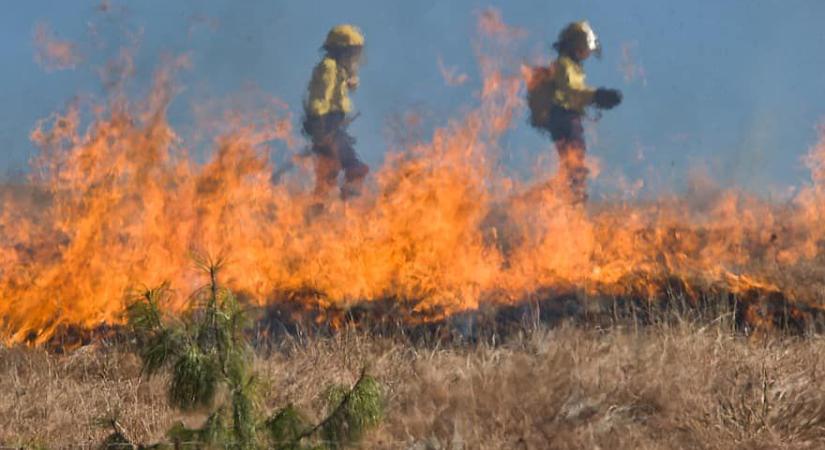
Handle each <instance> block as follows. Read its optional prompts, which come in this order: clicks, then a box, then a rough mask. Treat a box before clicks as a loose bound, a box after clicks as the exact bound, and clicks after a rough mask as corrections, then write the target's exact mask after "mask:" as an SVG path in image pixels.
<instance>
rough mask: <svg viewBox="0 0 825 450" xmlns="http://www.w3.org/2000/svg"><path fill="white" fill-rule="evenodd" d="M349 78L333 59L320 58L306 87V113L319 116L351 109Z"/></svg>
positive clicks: (346, 111)
mask: <svg viewBox="0 0 825 450" xmlns="http://www.w3.org/2000/svg"><path fill="white" fill-rule="evenodd" d="M349 78H350V76H349V74H348V73H347V71H346V70H345V69H344V68H343V67H341V66H340V65H339V64H338V63H337V62H336V61H335V60H334V59H332V58H330V57H328V56H327V57H325V58H324V59H323V60H321V62H320V63H318V65H317V66H315V70H313V71H312V80H311V81H310V82H309V88H308V89H307V91H308V93H307V94H308V95H307V101H306V105H305V109H306V113H307V115H309V116H316V117H320V116H324V115H326V114H329V113H336V112H337V113H344V114H346V113H349V112H350V111H351V110H352V102H351V101H350V99H349V87H348V85H347V82H348V80H349Z"/></svg>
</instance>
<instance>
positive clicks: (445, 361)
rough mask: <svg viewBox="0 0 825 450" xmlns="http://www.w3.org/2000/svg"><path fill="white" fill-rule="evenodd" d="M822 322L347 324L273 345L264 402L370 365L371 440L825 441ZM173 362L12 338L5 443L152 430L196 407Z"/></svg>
mask: <svg viewBox="0 0 825 450" xmlns="http://www.w3.org/2000/svg"><path fill="white" fill-rule="evenodd" d="M824 348H825V347H823V341H822V339H821V338H819V337H782V336H779V335H776V336H766V335H762V336H759V337H754V336H751V337H745V336H743V335H741V334H734V333H732V332H731V331H730V328H729V327H728V326H727V325H722V324H721V321H720V322H717V323H709V324H708V323H705V324H695V323H694V324H689V323H676V324H671V325H652V326H648V327H645V328H639V329H635V328H634V327H632V326H630V327H614V328H612V329H610V330H600V329H598V328H593V327H583V326H576V325H571V324H562V325H560V326H557V327H554V328H547V327H539V328H537V329H535V330H533V331H530V332H524V333H517V334H514V335H512V336H510V337H508V338H507V339H506V340H504V341H503V342H486V343H477V344H472V345H469V344H461V345H458V344H451V345H438V344H429V345H413V344H409V343H408V341H402V340H400V339H398V338H388V337H371V336H368V335H365V334H363V333H360V332H341V333H338V334H337V335H335V336H333V337H326V338H321V337H318V338H309V339H304V340H299V339H289V340H287V341H285V342H283V343H281V344H280V345H278V346H277V347H275V348H272V349H270V350H267V351H263V350H260V351H259V352H258V353H257V355H256V357H255V358H256V360H255V363H254V364H255V368H256V370H257V372H258V373H259V375H260V379H259V389H260V398H261V401H262V402H263V403H264V405H263V408H262V409H263V410H265V411H270V410H275V409H277V408H278V407H280V406H283V405H285V404H287V403H289V402H292V403H295V404H296V405H298V406H300V407H302V408H303V409H304V410H305V411H309V412H310V413H313V412H314V413H317V414H320V412H319V411H320V410H321V408H322V406H321V400H320V398H321V393H322V392H321V390H322V389H323V387H324V386H325V385H327V384H328V383H330V382H345V383H351V382H353V381H354V380H355V379H356V378H357V377H358V374H359V372H360V370H361V368H362V367H364V366H368V367H369V372H370V373H371V374H373V375H374V376H375V377H376V378H377V379H378V380H380V382H381V383H382V384H383V386H384V389H385V395H386V418H385V419H384V420H383V421H382V423H381V424H380V425H379V426H378V427H377V428H376V429H373V430H372V431H370V432H369V434H368V435H367V436H366V439H365V440H364V441H363V443H362V445H361V446H362V448H380V449H416V450H424V449H546V448H554V449H576V448H591V449H595V448H598V449H670V448H695V449H815V448H824V447H825V374H823V370H824V369H825V368H824V367H823V356H825V350H823V349H824ZM164 381H165V380H164V379H163V378H153V379H151V380H148V381H147V380H146V379H145V378H144V377H142V376H141V366H140V361H139V359H138V358H137V357H136V356H134V355H133V354H131V353H130V352H129V351H128V348H126V347H125V346H124V345H123V344H110V345H105V344H97V345H91V346H86V347H82V348H80V349H79V350H76V351H74V352H71V353H69V354H66V355H60V354H52V353H47V352H45V351H42V350H35V349H30V348H8V349H3V350H0V445H2V446H5V447H26V448H68V447H72V448H78V447H89V448H94V447H96V446H99V445H100V442H101V441H102V440H103V438H104V437H105V436H106V435H107V434H108V433H110V432H111V428H110V427H109V426H107V423H110V422H111V420H112V419H116V420H117V421H118V423H119V424H120V425H121V426H122V427H123V429H125V430H126V431H127V432H128V433H129V435H130V437H131V438H132V439H134V440H135V441H136V442H154V441H156V440H158V439H161V438H162V437H163V435H164V433H165V430H167V429H168V428H169V427H170V425H171V424H173V423H174V422H176V421H178V420H184V421H185V422H187V423H192V424H196V423H198V421H200V420H203V416H197V415H195V416H187V417H182V416H180V415H179V414H178V413H176V412H175V411H174V410H172V409H170V408H169V407H168V406H167V404H166V396H165V395H166V393H165V384H164Z"/></svg>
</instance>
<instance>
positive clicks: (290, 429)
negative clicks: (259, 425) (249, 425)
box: [264, 404, 312, 450]
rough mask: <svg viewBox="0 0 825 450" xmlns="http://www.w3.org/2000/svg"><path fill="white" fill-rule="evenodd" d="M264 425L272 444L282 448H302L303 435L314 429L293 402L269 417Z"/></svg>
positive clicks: (285, 449)
mask: <svg viewBox="0 0 825 450" xmlns="http://www.w3.org/2000/svg"><path fill="white" fill-rule="evenodd" d="M264 427H265V429H266V431H267V433H268V434H269V440H270V443H271V444H272V446H273V447H275V448H277V449H281V450H299V449H301V448H302V447H301V446H300V445H299V444H298V442H299V440H300V437H301V435H302V434H303V433H305V432H307V431H309V430H310V429H312V426H310V425H309V422H307V420H306V418H305V417H304V416H303V415H302V414H301V413H300V411H298V410H297V409H295V407H294V406H293V405H291V404H290V405H287V406H286V407H284V408H282V409H281V410H279V411H278V412H277V413H275V415H273V416H272V417H271V418H269V420H267V421H266V423H265V424H264Z"/></svg>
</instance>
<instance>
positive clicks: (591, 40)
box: [581, 21, 602, 58]
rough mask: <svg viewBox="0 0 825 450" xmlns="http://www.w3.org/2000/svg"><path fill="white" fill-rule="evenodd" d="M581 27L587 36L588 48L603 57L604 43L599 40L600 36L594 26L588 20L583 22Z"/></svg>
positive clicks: (597, 55)
mask: <svg viewBox="0 0 825 450" xmlns="http://www.w3.org/2000/svg"><path fill="white" fill-rule="evenodd" d="M581 29H582V31H584V34H585V36H586V40H587V49H588V50H590V51H591V52H592V53H594V54H595V55H596V57H598V58H601V56H602V45H601V43H600V42H599V37H598V36H596V32H595V31H593V28H592V27H591V26H590V24H589V23H587V22H586V21H585V22H582V23H581Z"/></svg>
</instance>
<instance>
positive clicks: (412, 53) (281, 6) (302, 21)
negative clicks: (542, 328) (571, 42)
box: [0, 0, 825, 192]
mask: <svg viewBox="0 0 825 450" xmlns="http://www.w3.org/2000/svg"><path fill="white" fill-rule="evenodd" d="M99 4H100V1H80V0H78V1H65V0H54V1H38V0H32V1H26V2H22V1H20V2H15V3H14V4H13V5H14V6H13V7H11V6H9V7H7V8H6V13H5V14H3V15H2V17H0V60H2V61H4V62H5V65H4V68H3V70H2V71H0V149H2V153H0V174H3V173H6V174H8V173H15V172H19V171H21V170H24V168H25V167H26V164H27V160H28V159H29V158H30V157H31V155H32V152H33V148H32V146H31V144H30V143H29V142H28V133H29V131H30V129H31V128H32V127H33V125H34V123H35V121H36V120H37V119H39V118H42V117H45V116H47V115H48V114H49V113H51V112H53V111H55V110H56V109H59V108H61V107H63V106H64V105H65V103H66V102H67V101H68V100H69V99H71V98H72V97H73V96H74V95H75V94H78V93H88V92H92V93H94V92H99V86H98V85H99V82H98V79H97V77H96V75H95V73H94V71H93V68H90V67H89V66H94V65H99V64H102V62H103V61H105V60H106V58H108V57H111V56H112V55H113V52H114V49H115V48H116V45H114V43H123V42H125V39H126V38H124V30H128V31H130V32H132V33H133V34H135V35H137V36H139V37H137V38H134V40H136V41H137V42H139V47H138V52H137V58H136V63H137V69H138V71H137V75H136V80H137V82H138V84H140V83H144V84H145V83H148V80H150V78H151V73H152V71H153V70H154V69H155V68H156V67H157V64H158V61H159V57H160V55H162V54H164V53H170V52H171V53H180V52H190V53H191V55H192V61H193V63H194V68H193V70H190V71H187V72H186V73H184V74H183V75H181V83H182V84H183V85H185V86H186V90H185V91H184V92H183V93H182V94H181V95H180V96H179V97H178V98H177V99H176V100H175V103H174V107H173V109H172V113H173V115H172V117H173V120H174V121H175V125H177V126H178V127H180V129H181V130H186V126H187V124H188V123H191V122H190V121H191V114H190V112H191V108H192V106H193V105H194V104H195V103H197V102H198V101H201V100H203V99H205V98H209V97H210V96H215V97H221V96H224V95H226V94H229V93H232V92H237V91H239V90H241V89H242V88H243V86H247V85H254V86H257V87H259V88H260V89H263V90H265V91H267V92H270V93H272V94H273V95H275V96H277V97H279V98H280V99H282V100H284V101H286V102H287V103H288V104H289V105H290V106H291V107H292V109H293V110H294V111H295V112H299V111H300V102H301V98H302V96H303V94H304V92H305V86H306V82H307V78H308V77H309V74H310V72H311V69H312V66H313V65H314V64H315V63H316V62H317V59H318V56H319V54H318V51H317V50H318V47H319V45H320V43H321V41H322V40H323V37H324V35H325V33H326V31H327V30H328V29H329V28H330V26H332V25H334V24H337V23H341V22H352V23H355V24H358V25H360V26H361V27H362V29H363V30H364V31H365V33H366V35H367V41H368V46H367V54H368V64H367V65H366V66H365V67H364V69H363V71H362V74H361V80H362V87H361V89H360V90H359V91H358V92H357V93H356V94H355V96H354V100H355V104H356V107H357V109H358V110H359V111H360V112H361V116H360V117H359V119H358V120H357V121H356V122H355V123H354V124H353V126H352V128H351V130H352V133H353V134H355V135H356V136H357V137H358V139H359V152H360V153H361V154H362V155H363V157H364V158H365V160H367V162H368V163H370V164H372V165H375V164H378V163H379V162H380V161H381V160H382V157H383V154H384V151H385V149H386V147H387V145H386V141H385V140H386V135H387V133H386V129H387V121H388V120H389V118H391V117H393V116H394V115H397V114H401V113H404V112H405V111H410V110H415V111H419V112H423V113H424V115H425V116H426V117H428V118H429V119H428V120H427V122H426V123H427V124H429V125H430V126H434V125H439V124H442V123H444V122H445V121H446V119H447V118H448V117H450V116H453V115H456V114H458V113H459V112H460V111H461V110H462V109H464V108H466V107H467V106H468V105H472V104H473V102H474V101H475V100H474V99H475V97H474V92H475V91H476V90H477V88H478V82H479V77H478V72H477V68H476V62H475V58H474V55H473V49H472V37H473V32H474V28H475V15H474V13H475V12H477V11H480V10H481V9H483V8H486V7H490V6H492V7H495V8H497V9H499V10H501V12H502V15H503V17H504V20H505V21H506V22H507V23H508V24H511V25H516V26H519V27H522V28H524V29H525V30H526V31H527V32H528V36H527V38H526V41H525V42H526V44H525V46H524V47H525V49H528V50H529V49H535V48H541V46H545V48H546V49H548V50H549V45H550V43H552V42H553V40H554V37H555V36H556V34H557V33H558V30H559V29H560V28H561V27H562V26H563V25H564V24H566V23H567V22H569V21H571V20H576V19H581V18H586V19H588V20H589V21H590V22H591V24H592V25H593V26H594V28H595V29H596V31H597V33H598V34H599V36H600V38H601V41H602V44H603V46H604V57H603V58H602V59H601V60H592V61H588V63H587V65H586V68H587V71H588V79H589V81H590V83H591V84H593V85H595V86H600V85H605V86H611V87H618V88H620V89H622V90H623V91H624V93H625V102H624V103H623V104H622V105H621V106H620V107H619V108H617V109H616V110H613V111H610V112H608V113H606V114H605V115H604V118H603V119H602V120H601V121H600V122H599V123H598V124H597V128H598V142H597V143H594V145H592V146H591V149H590V150H591V152H592V153H593V154H594V155H597V156H599V157H600V158H601V159H602V161H603V166H604V167H606V168H607V171H619V172H621V173H624V174H626V175H628V176H629V177H630V178H635V177H645V178H647V179H648V180H649V186H660V185H671V186H676V187H678V186H680V185H681V184H683V183H684V180H685V175H686V174H687V173H689V172H690V171H691V170H693V169H695V168H697V167H704V168H707V169H708V170H709V171H710V172H711V173H712V174H714V175H715V176H718V178H719V179H720V180H721V181H722V182H723V184H729V185H739V186H743V187H745V188H748V189H751V190H756V191H760V192H768V191H770V190H771V189H774V188H776V189H779V188H781V187H783V186H786V185H789V184H798V183H801V182H804V181H805V180H806V176H807V174H806V171H805V169H804V167H803V166H802V165H801V163H800V161H799V158H800V156H801V155H803V154H804V153H805V152H806V151H807V149H808V147H809V146H810V145H812V144H813V143H814V142H815V141H816V137H817V135H816V130H815V126H816V125H817V124H818V123H819V122H820V121H821V120H822V119H823V117H825V83H823V80H825V77H823V74H825V52H823V50H822V49H823V48H825V26H823V19H825V2H823V1H820V0H792V1H780V0H725V1H717V2H711V1H695V2H688V1H682V2H675V1H674V2H671V1H667V2H665V1H661V0H622V1H617V0H598V1H597V0H567V1H557V0H511V1H476V0H453V1H449V2H448V1H435V0H416V1H409V0H407V1H394V0H393V1H377V0H374V1H361V0H358V1H306V0H288V1H287V0H283V1H263V0H246V1H230V0H202V1H195V0H187V1H168V0H166V1H164V0H141V1H134V2H123V1H117V0H113V1H112V3H111V7H110V11H109V12H108V13H102V12H100V11H99V8H98V6H99ZM38 23H45V24H48V26H49V27H50V28H51V30H52V31H53V33H54V34H55V35H56V36H57V37H58V38H59V39H67V40H71V41H74V42H77V43H78V46H79V49H80V50H81V53H82V54H83V57H84V59H85V60H86V61H87V63H89V64H87V65H83V66H79V67H78V68H76V69H70V70H61V71H51V72H50V71H46V70H44V69H43V68H42V67H41V66H40V65H38V64H37V63H36V62H35V59H34V54H35V47H34V44H33V34H34V30H35V27H36V25H37V24H38ZM89 24H94V25H95V27H96V29H98V30H99V33H100V36H101V37H102V41H101V42H104V43H106V45H104V46H96V45H94V44H92V40H91V39H90V37H89V34H88V29H89ZM623 46H625V47H628V48H630V49H631V50H632V51H631V53H632V61H633V62H634V63H635V64H636V65H637V66H638V67H643V69H644V77H640V76H637V77H636V78H635V79H632V80H629V81H628V80H626V79H625V77H624V75H623V73H622V70H621V67H622V61H623V59H622V48H623ZM524 56H525V57H526V56H528V55H527V54H525V55H524ZM439 58H441V60H443V62H444V64H445V65H447V66H451V67H452V66H454V67H456V68H457V70H458V71H459V72H464V73H467V74H468V75H469V81H468V82H467V83H466V84H464V85H461V86H457V87H456V86H448V85H447V84H446V83H445V82H444V79H443V77H442V75H441V73H440V71H439V68H438V63H437V61H438V59H439ZM503 145H504V146H505V148H504V151H505V157H504V159H503V160H504V162H505V163H506V164H513V165H523V164H525V161H526V160H528V159H529V157H531V156H535V155H536V154H538V153H540V152H547V151H549V146H548V144H547V142H546V141H545V138H543V137H541V136H539V135H538V134H537V133H535V132H534V131H533V130H531V129H530V128H529V127H528V126H527V125H526V122H525V120H524V118H519V119H518V124H517V127H516V128H515V129H514V130H513V131H512V132H510V133H509V134H508V135H507V136H506V138H505V139H504V141H503ZM640 154H643V155H644V158H642V159H640V158H639V157H638V156H639V155H640ZM507 155H517V156H512V157H510V158H508V157H507ZM525 155H526V156H525ZM654 179H655V180H654Z"/></svg>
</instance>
